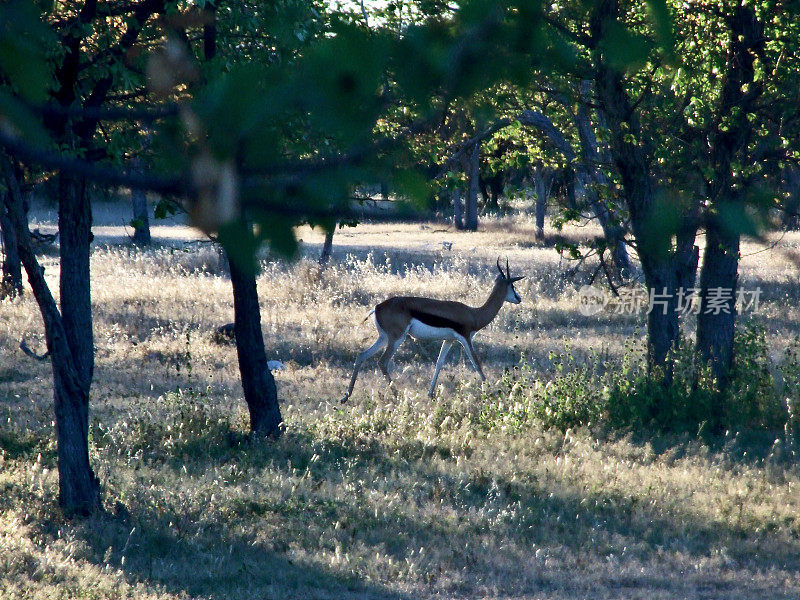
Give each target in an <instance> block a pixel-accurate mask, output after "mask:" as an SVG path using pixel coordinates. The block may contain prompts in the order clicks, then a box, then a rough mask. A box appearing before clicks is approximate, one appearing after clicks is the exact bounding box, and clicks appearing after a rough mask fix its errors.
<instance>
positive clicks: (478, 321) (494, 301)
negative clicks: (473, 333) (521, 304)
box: [472, 279, 508, 330]
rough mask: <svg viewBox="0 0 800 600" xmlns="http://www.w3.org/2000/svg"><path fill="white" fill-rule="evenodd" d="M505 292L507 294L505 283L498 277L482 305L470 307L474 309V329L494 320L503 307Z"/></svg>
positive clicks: (481, 327)
mask: <svg viewBox="0 0 800 600" xmlns="http://www.w3.org/2000/svg"><path fill="white" fill-rule="evenodd" d="M506 294H508V290H507V284H506V283H505V281H503V280H502V279H498V280H497V281H496V282H495V284H494V288H493V289H492V293H491V294H489V297H488V298H487V299H486V302H484V303H483V305H482V306H479V307H477V308H473V309H472V310H473V311H475V313H474V314H475V325H476V330H477V329H483V328H484V327H486V326H487V325H488V324H489V323H491V322H492V321H493V320H494V318H495V317H496V316H497V313H499V312H500V309H501V308H502V307H503V302H505V301H506Z"/></svg>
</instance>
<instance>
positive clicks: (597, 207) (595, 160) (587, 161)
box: [575, 80, 633, 279]
mask: <svg viewBox="0 0 800 600" xmlns="http://www.w3.org/2000/svg"><path fill="white" fill-rule="evenodd" d="M591 87H592V86H591V82H590V81H587V80H584V81H582V82H581V83H580V92H579V95H580V98H581V101H580V102H579V103H578V110H577V112H576V114H575V124H576V125H577V129H578V137H579V138H580V142H581V159H582V162H583V168H582V169H578V170H577V171H576V177H583V178H584V179H585V180H584V181H582V182H580V184H579V187H580V188H581V189H583V190H584V192H585V194H586V200H587V201H588V203H589V206H591V207H592V212H594V215H595V217H596V218H597V220H598V222H599V223H600V226H601V227H602V228H603V235H604V237H605V238H606V241H607V242H608V246H609V248H610V250H611V256H612V257H613V259H614V265H615V267H616V270H617V273H618V274H619V277H620V279H625V278H627V277H630V276H631V275H632V273H633V267H632V266H631V259H630V257H629V256H628V249H627V247H626V246H625V229H624V228H623V226H622V225H621V224H620V219H619V217H618V216H617V215H616V213H615V211H614V210H613V209H612V208H611V206H609V204H608V202H605V201H604V200H603V199H602V198H600V194H599V193H598V192H597V186H600V187H603V188H609V187H610V185H609V181H608V178H607V177H606V174H605V172H604V171H603V169H602V168H601V164H600V163H601V161H600V150H599V148H598V144H597V136H596V135H595V133H594V127H592V121H591V115H590V113H589V109H588V106H589V105H590V104H591V101H592V97H591ZM581 171H583V172H581Z"/></svg>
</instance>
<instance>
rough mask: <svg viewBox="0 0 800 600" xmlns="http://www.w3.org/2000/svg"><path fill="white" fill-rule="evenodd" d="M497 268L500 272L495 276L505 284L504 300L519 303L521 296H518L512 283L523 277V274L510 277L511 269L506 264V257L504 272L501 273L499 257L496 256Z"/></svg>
mask: <svg viewBox="0 0 800 600" xmlns="http://www.w3.org/2000/svg"><path fill="white" fill-rule="evenodd" d="M497 270H498V271H499V272H500V275H498V277H497V281H498V282H500V283H504V284H505V285H506V286H507V289H506V302H510V303H511V304H519V303H520V302H522V298H520V296H519V294H518V293H517V290H515V289H514V283H515V282H517V281H519V280H520V279H525V276H524V275H521V276H519V277H512V276H511V270H510V268H509V266H508V259H506V272H505V273H503V267H501V266H500V257H498V258H497Z"/></svg>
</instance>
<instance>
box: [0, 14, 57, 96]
mask: <svg viewBox="0 0 800 600" xmlns="http://www.w3.org/2000/svg"><path fill="white" fill-rule="evenodd" d="M52 43H54V36H53V34H52V31H51V30H50V28H49V27H48V26H47V25H45V23H44V22H43V21H42V19H41V13H40V10H39V9H38V8H37V6H36V3H34V2H30V1H29V0H7V1H5V2H0V80H2V79H5V80H7V81H8V82H9V83H10V84H11V86H12V88H14V89H15V90H16V91H18V92H19V94H20V95H21V96H22V97H23V98H25V99H26V100H28V101H30V102H35V103H41V102H44V101H45V100H46V99H47V91H48V86H49V85H50V81H51V68H50V63H49V62H48V59H47V48H48V46H50V45H51V44H52Z"/></svg>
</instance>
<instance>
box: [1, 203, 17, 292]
mask: <svg viewBox="0 0 800 600" xmlns="http://www.w3.org/2000/svg"><path fill="white" fill-rule="evenodd" d="M9 194H10V192H8V191H7V192H5V193H3V194H2V196H0V234H2V241H3V274H2V280H0V298H6V297H8V296H12V297H13V296H17V295H20V294H22V263H21V262H20V258H19V249H18V248H17V235H16V232H15V231H14V228H13V226H12V225H11V219H10V218H9V212H8V208H7V207H6V205H7V203H8V202H9V199H8V195H9Z"/></svg>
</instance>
